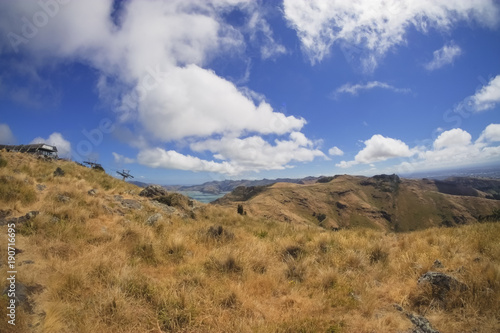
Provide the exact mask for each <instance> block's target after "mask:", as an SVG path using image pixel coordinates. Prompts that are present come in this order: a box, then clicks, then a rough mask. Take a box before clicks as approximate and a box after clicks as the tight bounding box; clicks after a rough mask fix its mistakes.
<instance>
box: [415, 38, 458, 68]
mask: <svg viewBox="0 0 500 333" xmlns="http://www.w3.org/2000/svg"><path fill="white" fill-rule="evenodd" d="M461 54H462V49H461V48H460V47H459V46H458V45H455V44H454V43H450V44H448V45H444V46H443V47H442V48H440V49H439V50H436V51H434V53H433V56H434V57H433V58H432V60H431V61H430V62H428V63H427V64H425V66H424V67H425V68H426V69H427V70H429V71H433V70H435V69H439V68H441V67H443V66H445V65H448V64H452V63H453V61H454V60H455V59H456V58H457V57H458V56H460V55H461Z"/></svg>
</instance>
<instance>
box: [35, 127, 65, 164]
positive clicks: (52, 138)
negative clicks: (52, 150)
mask: <svg viewBox="0 0 500 333" xmlns="http://www.w3.org/2000/svg"><path fill="white" fill-rule="evenodd" d="M31 143H46V144H49V145H51V146H56V147H57V154H58V156H59V157H62V158H70V157H71V143H70V142H69V141H68V140H66V139H64V137H63V136H62V134H61V133H58V132H54V133H52V134H51V135H49V137H48V138H47V139H44V138H42V137H37V138H35V139H33V141H31Z"/></svg>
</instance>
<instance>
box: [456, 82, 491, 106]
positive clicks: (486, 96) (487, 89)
mask: <svg viewBox="0 0 500 333" xmlns="http://www.w3.org/2000/svg"><path fill="white" fill-rule="evenodd" d="M499 103H500V75H497V76H496V77H494V78H493V79H491V80H490V82H488V84H487V85H485V86H483V87H482V88H481V89H480V90H479V91H477V92H476V93H475V94H474V95H473V96H470V97H468V98H466V99H465V100H464V101H462V102H461V103H460V104H459V105H458V106H457V108H456V111H458V112H461V111H463V110H464V109H465V110H468V111H472V112H480V111H486V110H491V109H494V108H495V107H496V106H497V104H499Z"/></svg>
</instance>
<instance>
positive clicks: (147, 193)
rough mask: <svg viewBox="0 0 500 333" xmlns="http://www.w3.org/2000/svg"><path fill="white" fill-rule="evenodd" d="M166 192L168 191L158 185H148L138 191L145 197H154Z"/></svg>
mask: <svg viewBox="0 0 500 333" xmlns="http://www.w3.org/2000/svg"><path fill="white" fill-rule="evenodd" d="M167 194H168V192H167V191H166V190H165V189H164V188H163V187H161V186H160V185H149V186H148V187H146V188H145V189H144V190H142V191H141V192H140V193H139V195H140V196H141V197H146V198H154V197H158V196H162V195H167Z"/></svg>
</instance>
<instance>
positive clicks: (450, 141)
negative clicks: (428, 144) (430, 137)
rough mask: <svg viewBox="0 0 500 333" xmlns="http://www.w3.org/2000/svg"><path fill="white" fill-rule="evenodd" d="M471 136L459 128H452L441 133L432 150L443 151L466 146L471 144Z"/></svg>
mask: <svg viewBox="0 0 500 333" xmlns="http://www.w3.org/2000/svg"><path fill="white" fill-rule="evenodd" d="M471 139H472V136H471V135H470V134H469V133H467V132H466V131H464V130H463V129H460V128H454V129H451V130H449V131H446V132H443V133H441V134H440V135H439V136H438V137H437V138H436V140H435V141H434V149H436V150H438V149H443V148H449V147H455V146H466V145H468V144H470V143H471Z"/></svg>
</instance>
